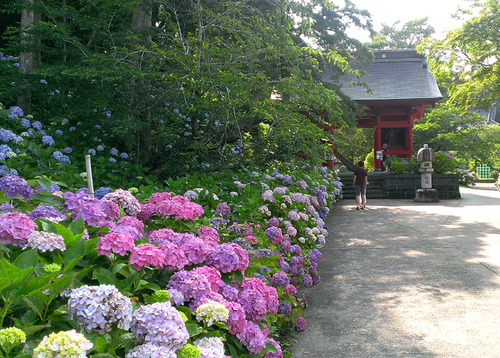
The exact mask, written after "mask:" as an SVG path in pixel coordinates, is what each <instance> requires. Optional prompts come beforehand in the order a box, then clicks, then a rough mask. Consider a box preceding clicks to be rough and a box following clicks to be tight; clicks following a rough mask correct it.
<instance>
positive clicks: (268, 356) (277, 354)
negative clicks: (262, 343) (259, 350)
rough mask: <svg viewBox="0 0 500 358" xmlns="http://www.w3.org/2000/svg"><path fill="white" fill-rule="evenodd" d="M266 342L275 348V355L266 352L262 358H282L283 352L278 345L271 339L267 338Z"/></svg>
mask: <svg viewBox="0 0 500 358" xmlns="http://www.w3.org/2000/svg"><path fill="white" fill-rule="evenodd" d="M267 342H268V343H271V344H272V345H273V346H274V348H276V352H275V353H272V352H266V353H265V354H264V355H263V356H262V358H283V351H282V350H281V346H280V345H279V343H278V342H276V341H275V340H274V339H272V338H268V339H267Z"/></svg>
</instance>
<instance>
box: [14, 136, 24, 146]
mask: <svg viewBox="0 0 500 358" xmlns="http://www.w3.org/2000/svg"><path fill="white" fill-rule="evenodd" d="M23 140H24V139H23V137H21V136H19V135H16V137H15V138H14V143H16V144H17V143H19V142H22V141H23Z"/></svg>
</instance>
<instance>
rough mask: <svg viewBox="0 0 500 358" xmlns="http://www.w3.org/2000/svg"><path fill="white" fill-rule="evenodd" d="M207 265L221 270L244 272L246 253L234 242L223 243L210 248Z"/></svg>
mask: <svg viewBox="0 0 500 358" xmlns="http://www.w3.org/2000/svg"><path fill="white" fill-rule="evenodd" d="M206 263H207V265H209V266H212V267H215V268H216V269H218V270H220V271H221V272H224V273H227V272H233V271H241V272H244V271H245V270H246V268H247V267H248V265H249V257H248V253H247V251H246V250H245V249H243V248H242V247H241V246H239V245H238V244H235V243H224V244H222V245H219V246H216V247H214V248H213V249H212V251H211V252H210V254H209V255H208V257H207V260H206Z"/></svg>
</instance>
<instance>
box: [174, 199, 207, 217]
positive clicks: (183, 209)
mask: <svg viewBox="0 0 500 358" xmlns="http://www.w3.org/2000/svg"><path fill="white" fill-rule="evenodd" d="M170 215H175V218H176V219H184V220H194V219H196V218H197V217H199V216H201V215H203V207H202V206H201V205H200V204H196V203H192V202H191V201H189V199H188V198H186V197H184V196H181V195H177V196H174V197H173V198H172V200H171V201H170Z"/></svg>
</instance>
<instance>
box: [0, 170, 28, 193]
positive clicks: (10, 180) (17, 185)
mask: <svg viewBox="0 0 500 358" xmlns="http://www.w3.org/2000/svg"><path fill="white" fill-rule="evenodd" d="M2 190H7V192H6V193H5V197H7V198H11V197H13V196H16V195H21V196H22V197H23V199H29V198H30V197H31V196H32V195H33V188H32V187H31V186H30V185H29V184H28V182H27V181H26V180H25V179H23V178H20V177H18V176H15V175H9V176H4V177H2V178H0V191H2Z"/></svg>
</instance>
